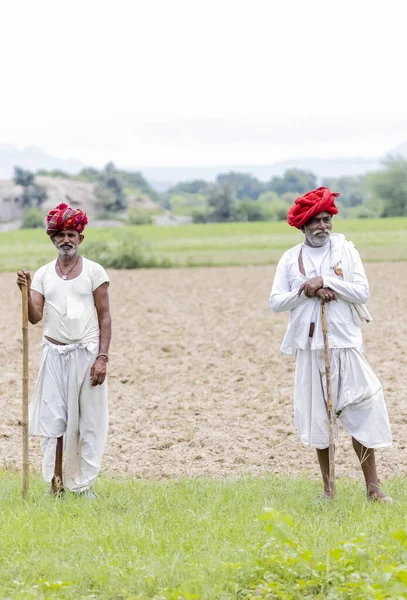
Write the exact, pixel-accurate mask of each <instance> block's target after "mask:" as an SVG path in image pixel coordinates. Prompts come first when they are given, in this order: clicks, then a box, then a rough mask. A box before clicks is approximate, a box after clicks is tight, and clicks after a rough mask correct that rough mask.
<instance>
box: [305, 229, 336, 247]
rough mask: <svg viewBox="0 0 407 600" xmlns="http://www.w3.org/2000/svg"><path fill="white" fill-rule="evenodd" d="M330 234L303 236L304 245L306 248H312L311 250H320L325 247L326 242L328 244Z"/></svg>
mask: <svg viewBox="0 0 407 600" xmlns="http://www.w3.org/2000/svg"><path fill="white" fill-rule="evenodd" d="M330 235H331V233H330V232H329V231H327V232H326V235H321V234H316V233H314V234H305V239H306V244H307V245H308V246H312V248H321V246H325V244H326V243H327V242H329V238H330Z"/></svg>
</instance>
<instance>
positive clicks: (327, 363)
mask: <svg viewBox="0 0 407 600" xmlns="http://www.w3.org/2000/svg"><path fill="white" fill-rule="evenodd" d="M321 320H322V334H323V337H324V356H325V377H326V393H327V408H328V422H329V482H328V485H329V492H330V495H331V497H332V498H333V497H334V496H335V493H336V485H335V417H334V409H333V406H332V387H331V356H330V352H329V342H328V324H327V320H326V306H325V299H324V298H321Z"/></svg>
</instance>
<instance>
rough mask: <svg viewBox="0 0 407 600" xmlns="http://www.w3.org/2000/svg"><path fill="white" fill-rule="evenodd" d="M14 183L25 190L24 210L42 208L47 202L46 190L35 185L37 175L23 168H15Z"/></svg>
mask: <svg viewBox="0 0 407 600" xmlns="http://www.w3.org/2000/svg"><path fill="white" fill-rule="evenodd" d="M14 182H15V183H16V184H17V185H21V186H22V188H23V194H22V196H21V203H22V205H23V207H24V208H30V207H32V206H37V207H38V206H41V204H42V203H43V202H44V201H45V200H46V198H47V192H46V190H45V188H44V187H43V186H42V185H38V184H37V183H35V175H34V173H31V171H27V170H25V169H22V168H21V167H14Z"/></svg>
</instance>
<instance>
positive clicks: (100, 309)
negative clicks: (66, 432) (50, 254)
mask: <svg viewBox="0 0 407 600" xmlns="http://www.w3.org/2000/svg"><path fill="white" fill-rule="evenodd" d="M83 239H84V236H83V235H82V234H80V233H78V232H77V231H74V230H66V231H62V232H60V233H57V234H56V235H55V236H54V237H53V238H52V239H51V241H52V243H53V244H54V246H55V247H56V249H57V250H58V259H57V265H56V269H55V270H56V273H57V275H58V276H59V277H60V278H61V279H62V275H67V279H75V278H76V277H78V276H79V275H80V274H81V272H82V259H81V257H80V256H79V254H78V248H79V245H80V244H81V243H82V241H83ZM17 285H18V286H19V288H20V289H21V287H22V286H23V285H26V286H27V287H28V320H29V321H30V323H32V324H33V325H35V324H36V323H38V322H39V321H41V319H42V317H43V313H44V296H43V295H42V294H40V293H39V292H36V291H35V290H32V289H31V273H29V272H28V271H24V270H21V271H18V272H17ZM108 290H109V284H108V283H103V284H102V285H101V286H99V287H98V288H97V289H96V290H95V291H94V292H93V298H94V302H95V307H96V313H97V316H98V321H99V329H100V338H99V353H103V354H109V345H110V338H111V317H110V307H109V293H108ZM47 339H48V340H49V341H50V342H51V343H53V344H62V342H59V341H58V340H54V339H52V338H49V337H47ZM106 368H107V360H106V357H104V356H99V357H98V358H97V359H96V360H95V362H94V363H93V365H92V368H91V372H90V378H91V380H92V386H96V385H101V384H102V383H103V382H104V380H105V378H106ZM62 442H63V438H62V437H61V438H58V442H57V450H59V452H58V451H57V455H56V458H55V474H54V478H53V480H52V486H51V493H52V494H59V493H61V491H63V482H62Z"/></svg>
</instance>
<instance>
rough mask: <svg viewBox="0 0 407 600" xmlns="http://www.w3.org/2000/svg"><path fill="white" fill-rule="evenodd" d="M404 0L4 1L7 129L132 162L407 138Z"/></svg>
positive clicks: (317, 153) (357, 151) (250, 159)
mask: <svg viewBox="0 0 407 600" xmlns="http://www.w3.org/2000/svg"><path fill="white" fill-rule="evenodd" d="M403 7H404V1H403V0H400V1H395V0H386V1H375V0H368V1H367V0H351V1H350V0H341V1H340V2H337V1H336V2H334V1H333V0H308V1H305V0H204V1H201V0H199V1H198V0H127V1H126V0H114V1H113V0H109V1H104V0H80V1H79V0H69V2H68V0H65V1H64V2H62V1H60V2H56V1H55V0H37V2H33V1H32V0H27V1H23V0H13V1H10V2H4V3H2V8H1V12H0V15H1V21H2V32H1V35H0V50H1V60H0V85H1V87H0V108H1V110H0V132H1V135H0V143H2V144H14V145H16V146H17V147H19V148H23V147H24V146H27V145H36V146H38V147H40V148H41V149H43V150H45V151H47V152H49V153H51V154H53V155H55V156H57V157H61V158H77V159H80V160H83V161H84V162H86V163H89V164H94V165H96V166H100V165H102V164H104V163H105V162H107V161H108V160H109V159H112V160H113V161H114V162H115V163H116V164H117V165H119V166H122V167H125V166H128V167H129V166H131V167H140V166H151V165H157V166H166V165H168V166H170V165H178V166H188V165H202V166H204V165H230V164H235V165H238V164H241V165H243V164H246V165H254V164H265V163H270V162H275V161H277V160H285V159H290V158H301V157H320V158H326V157H336V156H345V157H351V156H364V157H374V156H378V155H380V154H383V153H385V152H386V151H388V150H390V149H391V148H393V147H395V146H397V145H398V144H400V143H402V142H404V141H406V140H407V111H406V105H407V78H406V74H407V67H406V47H407V41H406V40H407V34H406V17H407V9H404V8H403Z"/></svg>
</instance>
